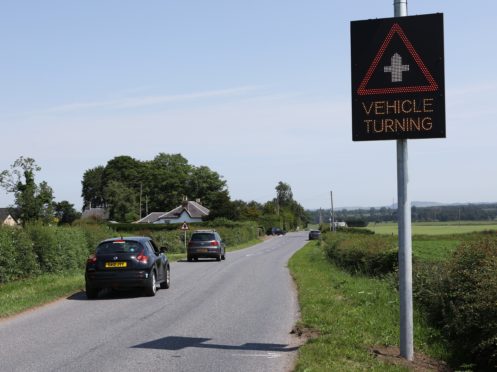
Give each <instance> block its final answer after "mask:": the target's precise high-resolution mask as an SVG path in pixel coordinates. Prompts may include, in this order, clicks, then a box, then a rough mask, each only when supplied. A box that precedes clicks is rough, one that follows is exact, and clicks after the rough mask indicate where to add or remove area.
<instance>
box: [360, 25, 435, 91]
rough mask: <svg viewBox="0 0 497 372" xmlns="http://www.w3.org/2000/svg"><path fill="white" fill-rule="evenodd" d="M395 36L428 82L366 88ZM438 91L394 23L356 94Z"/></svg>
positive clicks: (419, 59)
mask: <svg viewBox="0 0 497 372" xmlns="http://www.w3.org/2000/svg"><path fill="white" fill-rule="evenodd" d="M395 34H397V35H398V36H399V37H400V39H401V40H402V42H403V43H404V45H405V46H406V48H407V50H408V51H409V53H410V54H411V56H412V58H413V59H414V61H415V62H416V64H417V65H418V67H419V69H420V70H421V72H422V73H423V75H424V77H425V78H426V81H427V82H428V84H427V85H411V86H397V87H385V88H367V85H368V83H369V80H370V79H371V76H372V75H373V73H374V72H375V70H376V68H377V67H378V64H379V63H380V60H381V58H382V57H383V54H384V53H385V50H386V49H387V47H388V45H389V44H390V42H391V41H392V38H393V36H394V35H395ZM436 90H438V84H437V83H436V81H435V79H433V76H432V75H431V73H430V71H429V70H428V68H426V66H425V64H424V63H423V61H422V60H421V57H420V56H419V54H418V53H417V52H416V50H415V49H414V47H413V46H412V44H411V42H410V41H409V39H408V38H407V36H406V34H405V33H404V31H403V30H402V28H401V27H400V26H399V24H398V23H394V24H393V26H392V28H391V29H390V32H389V33H388V35H387V37H386V38H385V40H384V41H383V44H382V45H381V48H380V50H379V51H378V53H377V54H376V57H374V60H373V63H371V66H369V69H368V71H367V73H366V75H365V76H364V79H362V82H361V84H360V85H359V88H358V89H357V94H358V95H360V96H366V95H371V94H394V93H422V92H434V91H436Z"/></svg>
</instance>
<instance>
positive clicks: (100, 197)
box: [81, 165, 105, 209]
mask: <svg viewBox="0 0 497 372" xmlns="http://www.w3.org/2000/svg"><path fill="white" fill-rule="evenodd" d="M104 170H105V167H103V166H101V165H99V166H98V167H95V168H92V169H88V170H87V171H86V172H85V173H84V175H83V181H81V184H82V186H83V189H82V192H81V196H82V197H83V209H87V208H90V207H93V208H97V207H98V208H104V207H105V198H104V184H103V174H104Z"/></svg>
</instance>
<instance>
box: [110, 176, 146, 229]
mask: <svg viewBox="0 0 497 372" xmlns="http://www.w3.org/2000/svg"><path fill="white" fill-rule="evenodd" d="M104 194H105V199H106V200H107V203H108V206H109V218H110V219H111V220H117V221H119V222H132V221H136V220H137V219H138V217H139V213H138V203H137V200H136V199H137V198H136V196H137V195H136V193H135V192H134V191H133V190H132V189H130V188H129V187H127V186H126V185H124V184H123V183H121V182H117V181H110V182H109V184H108V185H107V187H106V188H105V190H104Z"/></svg>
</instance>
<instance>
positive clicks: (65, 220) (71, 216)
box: [54, 200, 81, 225]
mask: <svg viewBox="0 0 497 372" xmlns="http://www.w3.org/2000/svg"><path fill="white" fill-rule="evenodd" d="M54 209H55V216H56V217H57V218H58V220H59V225H62V224H71V223H73V222H74V221H75V220H76V219H78V218H79V217H80V216H81V214H80V213H78V212H77V211H76V209H74V204H71V203H69V202H68V201H67V200H63V201H61V202H60V203H55V204H54Z"/></svg>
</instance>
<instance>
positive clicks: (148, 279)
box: [85, 236, 171, 299]
mask: <svg viewBox="0 0 497 372" xmlns="http://www.w3.org/2000/svg"><path fill="white" fill-rule="evenodd" d="M165 252H166V248H160V249H159V248H158V246H157V244H156V243H155V242H154V241H153V240H152V239H151V238H149V237H145V236H135V237H126V238H112V239H107V240H104V241H102V242H100V243H99V244H98V246H97V248H96V251H95V253H94V254H92V255H90V257H89V258H88V260H87V262H86V270H85V282H86V297H87V298H88V299H93V298H96V297H97V295H98V292H99V290H100V289H102V288H134V287H138V288H143V289H144V290H145V294H146V295H148V296H155V293H156V292H157V287H159V286H160V288H169V286H170V283H171V270H170V267H169V260H168V258H167V256H166V255H165Z"/></svg>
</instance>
